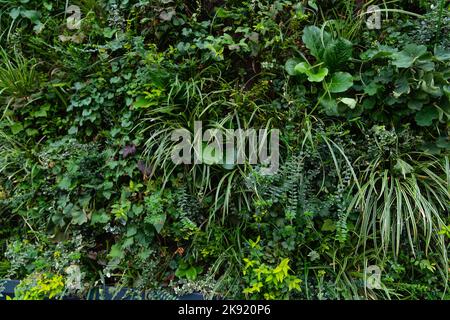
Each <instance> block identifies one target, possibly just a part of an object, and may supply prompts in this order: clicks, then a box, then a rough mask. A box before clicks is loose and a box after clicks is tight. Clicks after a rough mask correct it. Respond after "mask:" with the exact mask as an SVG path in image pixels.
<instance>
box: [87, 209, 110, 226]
mask: <svg viewBox="0 0 450 320" xmlns="http://www.w3.org/2000/svg"><path fill="white" fill-rule="evenodd" d="M109 220H110V217H109V215H108V214H106V212H105V210H101V211H95V212H94V213H93V214H92V218H91V225H95V224H107V223H108V222H109Z"/></svg>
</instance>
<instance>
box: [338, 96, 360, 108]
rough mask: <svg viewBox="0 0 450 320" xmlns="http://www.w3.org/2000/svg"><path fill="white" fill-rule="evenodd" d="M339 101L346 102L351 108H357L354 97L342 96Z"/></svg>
mask: <svg viewBox="0 0 450 320" xmlns="http://www.w3.org/2000/svg"><path fill="white" fill-rule="evenodd" d="M339 102H342V103H343V104H346V105H347V106H348V107H349V108H350V109H355V107H356V100H355V99H352V98H340V99H339Z"/></svg>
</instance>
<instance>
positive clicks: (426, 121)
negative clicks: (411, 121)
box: [416, 106, 439, 127]
mask: <svg viewBox="0 0 450 320" xmlns="http://www.w3.org/2000/svg"><path fill="white" fill-rule="evenodd" d="M437 118H439V112H438V110H437V109H436V108H434V107H432V106H427V107H425V108H423V109H422V110H420V111H419V112H418V113H416V122H417V124H418V125H419V126H422V127H426V126H431V125H432V124H433V120H436V119H437Z"/></svg>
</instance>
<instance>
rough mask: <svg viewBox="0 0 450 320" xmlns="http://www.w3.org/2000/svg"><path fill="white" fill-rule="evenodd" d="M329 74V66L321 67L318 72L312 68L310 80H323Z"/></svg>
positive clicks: (309, 75)
mask: <svg viewBox="0 0 450 320" xmlns="http://www.w3.org/2000/svg"><path fill="white" fill-rule="evenodd" d="M327 75H328V68H320V69H319V70H317V72H316V73H314V72H312V70H310V72H309V74H308V81H310V82H322V81H323V79H325V77H326V76H327Z"/></svg>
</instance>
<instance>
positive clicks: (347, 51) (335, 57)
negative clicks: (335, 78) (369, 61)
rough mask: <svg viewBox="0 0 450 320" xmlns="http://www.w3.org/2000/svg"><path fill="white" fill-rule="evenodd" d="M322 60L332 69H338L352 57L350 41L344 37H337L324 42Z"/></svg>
mask: <svg viewBox="0 0 450 320" xmlns="http://www.w3.org/2000/svg"><path fill="white" fill-rule="evenodd" d="M325 46H326V47H325V52H324V55H323V61H324V62H325V65H326V66H327V67H329V68H330V69H332V70H336V69H339V68H340V67H342V66H343V65H345V62H347V61H348V60H350V58H351V57H352V46H353V45H352V43H351V42H350V41H348V40H347V39H344V38H339V39H337V40H334V41H332V42H331V43H326V44H325Z"/></svg>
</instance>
